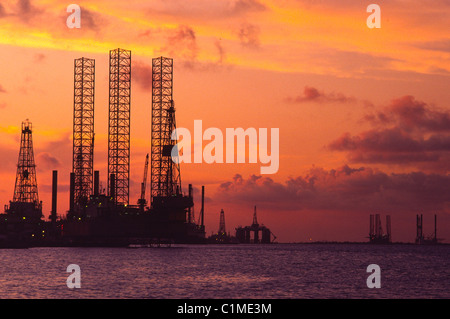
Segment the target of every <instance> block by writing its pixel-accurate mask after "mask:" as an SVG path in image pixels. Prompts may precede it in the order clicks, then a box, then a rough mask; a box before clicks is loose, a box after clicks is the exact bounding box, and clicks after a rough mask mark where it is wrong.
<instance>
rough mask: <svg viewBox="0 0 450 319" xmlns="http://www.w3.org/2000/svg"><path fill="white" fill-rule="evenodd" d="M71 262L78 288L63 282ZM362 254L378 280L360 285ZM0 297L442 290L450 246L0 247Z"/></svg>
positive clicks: (445, 293)
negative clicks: (375, 266) (77, 271)
mask: <svg viewBox="0 0 450 319" xmlns="http://www.w3.org/2000/svg"><path fill="white" fill-rule="evenodd" d="M69 264H78V265H79V266H80V268H81V288H80V289H69V288H68V287H67V285H66V279H67V277H68V276H69V273H67V272H66V268H67V266H68V265H69ZM370 264H378V265H379V266H380V268H381V288H380V289H369V288H367V285H366V279H367V277H368V276H369V274H368V273H367V272H366V268H367V266H368V265H370ZM0 298H181V299H186V298H207V299H212V298H283V299H285V298H295V299H297V298H450V246H449V245H442V246H415V245H390V246H382V245H380V246H371V245H362V244H296V245H294V244H274V245H256V246H254V245H224V246H220V245H205V246H196V245H193V246H179V247H171V248H138V249H129V248H31V249H17V250H14V249H3V250H0Z"/></svg>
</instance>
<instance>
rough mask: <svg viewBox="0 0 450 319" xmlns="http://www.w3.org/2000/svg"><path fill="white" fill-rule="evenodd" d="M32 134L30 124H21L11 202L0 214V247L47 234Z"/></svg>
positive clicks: (37, 240)
mask: <svg viewBox="0 0 450 319" xmlns="http://www.w3.org/2000/svg"><path fill="white" fill-rule="evenodd" d="M32 133H33V127H32V124H31V122H29V121H28V120H26V121H24V122H22V127H21V138H20V150H19V160H18V164H17V173H16V182H15V186H14V195H13V200H12V201H10V202H9V206H8V205H6V206H5V213H4V214H0V246H3V247H4V246H8V247H19V246H28V245H30V244H32V243H34V244H36V243H39V242H41V241H42V240H43V239H44V238H45V235H46V234H45V227H44V221H43V220H42V202H40V201H39V195H38V188H37V178H36V165H35V162H34V151H33V138H32Z"/></svg>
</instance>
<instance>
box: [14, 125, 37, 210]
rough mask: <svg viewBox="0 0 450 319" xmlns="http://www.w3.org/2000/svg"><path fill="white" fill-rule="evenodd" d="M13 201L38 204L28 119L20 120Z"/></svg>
mask: <svg viewBox="0 0 450 319" xmlns="http://www.w3.org/2000/svg"><path fill="white" fill-rule="evenodd" d="M13 202H17V203H32V204H33V206H34V207H35V208H38V207H39V205H40V204H39V196H38V187H37V179H36V165H35V162H34V152H33V139H32V124H31V122H29V121H28V120H27V121H25V122H22V134H21V138H20V151H19V161H18V164H17V174H16V183H15V187H14V196H13Z"/></svg>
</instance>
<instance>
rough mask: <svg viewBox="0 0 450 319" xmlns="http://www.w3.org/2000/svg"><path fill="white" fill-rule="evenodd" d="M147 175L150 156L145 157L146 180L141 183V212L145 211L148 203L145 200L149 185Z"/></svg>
mask: <svg viewBox="0 0 450 319" xmlns="http://www.w3.org/2000/svg"><path fill="white" fill-rule="evenodd" d="M147 174H148V154H147V156H146V157H145V165H144V178H143V180H142V183H141V198H139V199H138V205H139V207H140V209H141V210H144V207H145V205H146V204H147V201H146V200H145V188H146V185H147Z"/></svg>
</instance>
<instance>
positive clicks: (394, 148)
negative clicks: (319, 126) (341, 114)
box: [328, 96, 450, 169]
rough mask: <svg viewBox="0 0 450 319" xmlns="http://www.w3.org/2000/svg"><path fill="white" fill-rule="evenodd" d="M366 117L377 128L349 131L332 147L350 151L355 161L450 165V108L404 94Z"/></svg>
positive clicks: (445, 166) (351, 157) (335, 141)
mask: <svg viewBox="0 0 450 319" xmlns="http://www.w3.org/2000/svg"><path fill="white" fill-rule="evenodd" d="M364 120H365V121H368V122H369V123H371V124H372V125H373V126H374V128H372V129H370V130H367V131H364V132H361V133H359V134H358V135H355V136H352V135H350V134H349V133H345V134H343V135H342V136H340V137H339V138H337V139H335V140H334V141H332V142H331V143H329V145H328V148H329V149H330V150H333V151H342V152H347V154H348V158H349V160H350V161H351V162H353V163H355V162H359V163H397V164H403V165H408V164H412V163H429V164H427V165H426V166H421V167H422V168H427V167H428V168H430V169H431V168H432V169H448V168H449V167H450V164H449V159H450V113H449V111H443V110H438V109H437V108H435V107H431V106H430V105H428V104H427V103H425V102H422V101H417V100H416V99H415V98H414V97H412V96H404V97H400V98H397V99H394V100H392V101H391V103H390V104H389V105H388V106H387V107H385V108H384V109H383V111H380V112H377V113H375V114H370V115H367V116H365V118H364Z"/></svg>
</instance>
